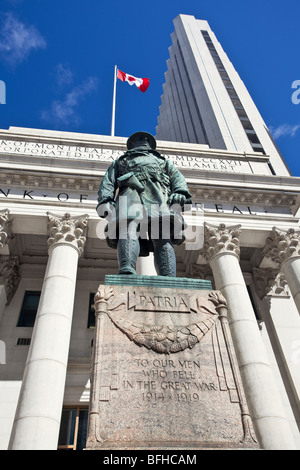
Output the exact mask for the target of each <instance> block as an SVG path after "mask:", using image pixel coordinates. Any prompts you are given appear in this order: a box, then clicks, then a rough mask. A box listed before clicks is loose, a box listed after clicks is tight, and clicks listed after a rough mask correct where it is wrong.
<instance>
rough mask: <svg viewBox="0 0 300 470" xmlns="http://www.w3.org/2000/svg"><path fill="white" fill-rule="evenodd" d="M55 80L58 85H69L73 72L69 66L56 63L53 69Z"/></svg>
mask: <svg viewBox="0 0 300 470" xmlns="http://www.w3.org/2000/svg"><path fill="white" fill-rule="evenodd" d="M55 81H56V83H57V85H58V86H59V87H63V86H65V85H70V84H71V83H72V82H73V73H72V71H71V70H70V68H69V67H68V66H66V65H63V64H58V65H57V67H56V69H55Z"/></svg>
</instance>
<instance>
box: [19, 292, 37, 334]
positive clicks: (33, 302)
mask: <svg viewBox="0 0 300 470" xmlns="http://www.w3.org/2000/svg"><path fill="white" fill-rule="evenodd" d="M40 296H41V293H40V291H26V292H25V294H24V299H23V303H22V307H21V312H20V316H19V320H18V324H17V326H29V327H32V326H33V325H34V322H35V317H36V313H37V309H38V306H39V300H40Z"/></svg>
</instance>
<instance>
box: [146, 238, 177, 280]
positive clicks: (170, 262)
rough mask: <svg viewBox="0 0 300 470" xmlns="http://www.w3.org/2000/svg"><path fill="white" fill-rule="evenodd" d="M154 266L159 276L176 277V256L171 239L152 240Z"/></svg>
mask: <svg viewBox="0 0 300 470" xmlns="http://www.w3.org/2000/svg"><path fill="white" fill-rule="evenodd" d="M152 243H153V246H154V266H155V269H156V272H157V274H158V275H159V276H170V277H176V258H175V253H174V247H173V244H172V242H171V240H164V239H160V240H152Z"/></svg>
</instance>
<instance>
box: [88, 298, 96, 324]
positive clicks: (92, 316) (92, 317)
mask: <svg viewBox="0 0 300 470" xmlns="http://www.w3.org/2000/svg"><path fill="white" fill-rule="evenodd" d="M94 298H95V294H90V299H89V315H88V326H87V327H88V328H95V308H94Z"/></svg>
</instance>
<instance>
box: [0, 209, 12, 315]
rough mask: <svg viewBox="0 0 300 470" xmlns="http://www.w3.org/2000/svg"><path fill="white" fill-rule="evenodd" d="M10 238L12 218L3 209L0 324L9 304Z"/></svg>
mask: <svg viewBox="0 0 300 470" xmlns="http://www.w3.org/2000/svg"><path fill="white" fill-rule="evenodd" d="M10 238H12V218H11V216H10V215H9V210H8V209H4V210H1V211H0V250H1V252H2V256H1V259H0V322H1V318H2V315H3V311H4V308H5V305H6V304H7V303H9V300H10V299H9V298H8V296H9V293H8V290H9V288H8V274H7V268H6V267H5V265H7V258H8V256H7V255H8V253H9V250H8V241H9V239H10Z"/></svg>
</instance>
